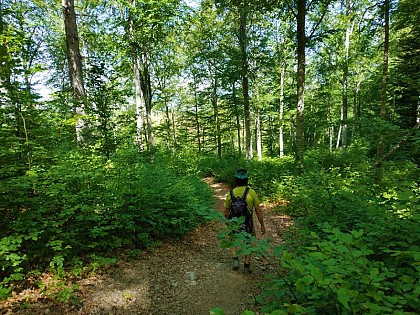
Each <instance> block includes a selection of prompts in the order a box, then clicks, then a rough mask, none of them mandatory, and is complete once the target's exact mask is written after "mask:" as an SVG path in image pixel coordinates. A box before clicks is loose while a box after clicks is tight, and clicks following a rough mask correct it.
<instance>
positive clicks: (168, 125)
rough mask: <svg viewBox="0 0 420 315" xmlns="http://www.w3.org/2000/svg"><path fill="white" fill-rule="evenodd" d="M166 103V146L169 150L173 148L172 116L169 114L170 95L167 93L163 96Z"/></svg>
mask: <svg viewBox="0 0 420 315" xmlns="http://www.w3.org/2000/svg"><path fill="white" fill-rule="evenodd" d="M163 102H164V104H165V115H166V147H167V148H168V150H170V148H171V129H172V128H171V116H170V114H169V105H168V96H167V95H166V93H165V96H164V98H163Z"/></svg>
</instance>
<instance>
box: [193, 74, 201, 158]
mask: <svg viewBox="0 0 420 315" xmlns="http://www.w3.org/2000/svg"><path fill="white" fill-rule="evenodd" d="M197 85H198V84H197V81H196V78H195V76H194V86H195V88H194V103H195V125H196V130H197V141H198V153H201V132H200V119H199V115H198V96H197Z"/></svg>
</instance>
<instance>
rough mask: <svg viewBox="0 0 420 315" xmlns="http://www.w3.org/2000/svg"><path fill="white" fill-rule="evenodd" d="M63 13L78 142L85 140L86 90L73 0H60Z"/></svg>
mask: <svg viewBox="0 0 420 315" xmlns="http://www.w3.org/2000/svg"><path fill="white" fill-rule="evenodd" d="M62 7H63V14H64V29H65V33H66V44H67V61H68V65H69V74H70V82H71V86H72V90H73V95H74V98H75V103H76V105H75V113H76V115H77V117H78V120H77V124H76V138H77V142H78V143H83V142H84V141H85V139H84V137H83V136H84V135H83V133H84V132H85V131H86V129H87V127H88V126H87V122H86V121H85V119H86V114H85V101H86V91H85V87H84V83H83V71H82V59H81V55H80V47H79V34H78V31H77V22H76V12H75V10H74V0H62Z"/></svg>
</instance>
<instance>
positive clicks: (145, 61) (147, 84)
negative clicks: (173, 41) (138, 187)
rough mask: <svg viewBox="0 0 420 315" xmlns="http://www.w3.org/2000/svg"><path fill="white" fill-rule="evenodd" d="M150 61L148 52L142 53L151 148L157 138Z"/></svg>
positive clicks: (143, 81)
mask: <svg viewBox="0 0 420 315" xmlns="http://www.w3.org/2000/svg"><path fill="white" fill-rule="evenodd" d="M149 67H150V62H149V55H148V54H147V53H146V52H143V53H142V71H141V72H140V74H141V80H142V88H143V95H144V101H145V105H146V123H147V146H148V149H149V150H151V149H153V148H154V146H155V138H154V135H153V121H152V107H153V104H152V84H151V81H150V72H149Z"/></svg>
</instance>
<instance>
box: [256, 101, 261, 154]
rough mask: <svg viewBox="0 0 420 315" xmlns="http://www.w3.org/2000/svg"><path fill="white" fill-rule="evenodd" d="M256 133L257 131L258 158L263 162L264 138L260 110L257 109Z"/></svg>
mask: <svg viewBox="0 0 420 315" xmlns="http://www.w3.org/2000/svg"><path fill="white" fill-rule="evenodd" d="M255 131H256V142H257V156H258V161H261V160H262V136H261V118H260V109H259V108H258V107H257V106H256V107H255Z"/></svg>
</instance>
